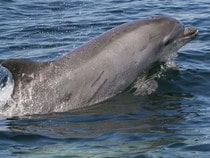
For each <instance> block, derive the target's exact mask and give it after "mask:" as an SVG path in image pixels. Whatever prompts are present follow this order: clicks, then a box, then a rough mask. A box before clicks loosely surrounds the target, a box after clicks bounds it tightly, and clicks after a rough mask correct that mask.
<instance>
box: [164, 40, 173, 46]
mask: <svg viewBox="0 0 210 158" xmlns="http://www.w3.org/2000/svg"><path fill="white" fill-rule="evenodd" d="M171 41H172V40H170V39H169V40H167V41H165V42H164V45H165V46H167V45H169V44H170V43H171Z"/></svg>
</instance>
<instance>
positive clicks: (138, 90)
mask: <svg viewBox="0 0 210 158" xmlns="http://www.w3.org/2000/svg"><path fill="white" fill-rule="evenodd" d="M175 56H176V53H173V54H170V56H167V58H166V57H164V59H163V60H164V62H165V64H163V65H161V67H160V70H159V71H157V72H156V73H155V74H152V75H150V76H148V74H147V73H144V74H142V75H141V76H139V77H138V79H137V80H136V82H135V83H134V84H133V87H131V89H135V91H134V95H141V96H145V95H150V94H152V93H154V92H155V91H156V89H157V88H158V82H157V81H156V80H157V79H158V78H161V77H163V75H164V72H166V71H167V70H168V69H177V67H178V66H177V64H176V63H175V61H174V58H175ZM163 60H161V61H163Z"/></svg>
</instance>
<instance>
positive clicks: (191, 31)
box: [183, 27, 198, 39]
mask: <svg viewBox="0 0 210 158" xmlns="http://www.w3.org/2000/svg"><path fill="white" fill-rule="evenodd" d="M197 34H198V29H197V28H195V27H185V29H184V33H183V38H184V39H189V38H190V39H191V38H193V37H195V36H196V35H197Z"/></svg>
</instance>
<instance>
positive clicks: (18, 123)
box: [0, 0, 210, 158]
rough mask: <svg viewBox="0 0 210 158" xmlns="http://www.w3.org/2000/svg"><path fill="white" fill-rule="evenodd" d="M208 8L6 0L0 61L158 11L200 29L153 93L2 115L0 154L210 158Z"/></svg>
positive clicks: (58, 50) (66, 45) (57, 49)
mask: <svg viewBox="0 0 210 158" xmlns="http://www.w3.org/2000/svg"><path fill="white" fill-rule="evenodd" d="M209 6H210V2H209V1H208V0H200V1H197V0H186V1H183V0H182V1H181V0H177V1H168V0H164V1H160V0H154V1H151V0H142V1H138V0H132V1H130V0H124V1H119V0H104V1H94V0H71V1H66V0H59V1H58V0H45V1H41V0H29V1H23V0H0V43H1V44H0V60H5V59H9V58H28V59H32V60H35V61H48V60H54V59H57V58H59V57H61V56H63V55H64V54H66V53H68V52H70V51H71V50H73V49H75V48H77V47H79V46H80V45H82V44H83V43H85V42H87V41H88V40H90V39H93V38H94V37H96V36H97V35H99V34H101V33H103V32H105V31H107V30H109V29H111V28H113V27H115V26H118V25H120V24H122V23H125V22H129V21H132V20H134V19H137V18H147V17H151V16H154V15H168V16H171V17H174V18H176V19H178V20H179V21H181V22H183V23H184V24H185V25H187V26H189V25H192V26H195V27H197V28H198V29H199V35H198V36H197V37H196V39H194V40H193V41H191V42H190V43H188V44H187V45H186V46H184V47H183V48H182V49H180V50H179V51H178V56H177V57H176V59H175V60H174V61H173V62H174V63H175V65H176V66H175V67H174V66H172V67H171V68H170V66H169V68H167V69H165V70H166V71H163V72H162V73H161V74H160V75H159V77H155V80H153V81H154V82H156V88H155V89H153V90H152V91H151V93H146V94H144V95H138V94H137V95H135V94H134V93H133V91H126V92H124V93H122V94H120V95H118V96H116V97H114V98H112V99H110V100H108V101H106V102H103V103H100V104H99V105H96V106H92V107H90V108H86V109H80V110H77V111H71V112H65V113H56V114H48V115H33V116H25V117H21V118H20V117H19V118H1V120H0V157H3V158H16V157H18V158H24V157H27V158H44V157H49V158H51V157H53V158H61V157H74V158H75V157H90V158H98V157H100V158H101V157H119V158H122V157H127V158H134V157H135V158H137V157H138V158H141V157H143V158H146V157H149V158H151V157H154V158H156V157H166V158H168V157H184V158H185V157H209V155H210V114H209V113H210V99H209V96H210V88H209V85H210V64H209V63H210V45H209V43H210V38H209V37H210V31H209V30H210V22H209V19H210V9H209ZM158 67H161V65H159V66H158ZM154 74H155V75H157V74H156V73H154ZM1 75H2V74H1ZM4 81H5V80H4ZM1 84H2V83H1ZM3 87H4V85H3Z"/></svg>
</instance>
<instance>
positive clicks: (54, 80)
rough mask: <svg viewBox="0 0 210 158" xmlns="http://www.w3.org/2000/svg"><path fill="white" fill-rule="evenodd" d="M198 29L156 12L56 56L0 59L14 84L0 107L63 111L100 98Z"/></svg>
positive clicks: (17, 111)
mask: <svg viewBox="0 0 210 158" xmlns="http://www.w3.org/2000/svg"><path fill="white" fill-rule="evenodd" d="M197 33H198V30H197V29H196V28H194V27H184V26H183V25H182V24H181V23H180V22H179V21H177V20H176V19H173V18H170V17H167V16H156V17H152V18H149V19H138V20H135V21H132V22H130V23H126V24H123V25H121V26H118V27H116V28H114V29H111V30H109V31H108V32H105V33H104V34H102V35H100V36H99V37H97V38H95V39H93V40H91V41H89V42H88V43H86V44H84V45H83V46H81V47H79V48H77V49H76V50H74V51H72V52H70V53H69V54H67V55H65V56H63V57H61V58H60V59H57V60H55V61H48V62H34V61H30V60H24V59H9V60H5V61H3V62H2V65H3V66H4V67H6V68H7V69H9V70H10V72H11V73H12V75H13V78H14V84H15V85H14V89H13V94H12V95H11V98H10V99H9V100H8V101H7V103H6V105H4V108H1V109H4V111H2V112H1V113H3V114H4V115H6V116H11V117H12V116H21V115H31V114H46V113H52V112H65V111H69V110H72V109H77V108H82V107H87V106H90V105H93V104H96V103H99V102H102V101H105V100H106V99H108V98H110V97H113V96H115V95H117V94H119V93H121V92H122V91H124V90H125V89H126V88H127V87H128V86H129V85H131V84H132V83H133V82H134V81H135V80H136V79H137V77H138V76H139V75H140V74H142V73H143V72H144V71H146V70H148V69H149V68H150V66H151V65H152V64H153V63H154V62H157V61H160V60H162V59H163V58H164V56H167V55H168V54H171V53H173V52H176V51H177V50H178V49H179V48H181V47H182V46H183V45H184V44H186V43H187V42H189V41H190V40H191V39H192V38H193V37H195V35H196V34H197Z"/></svg>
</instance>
